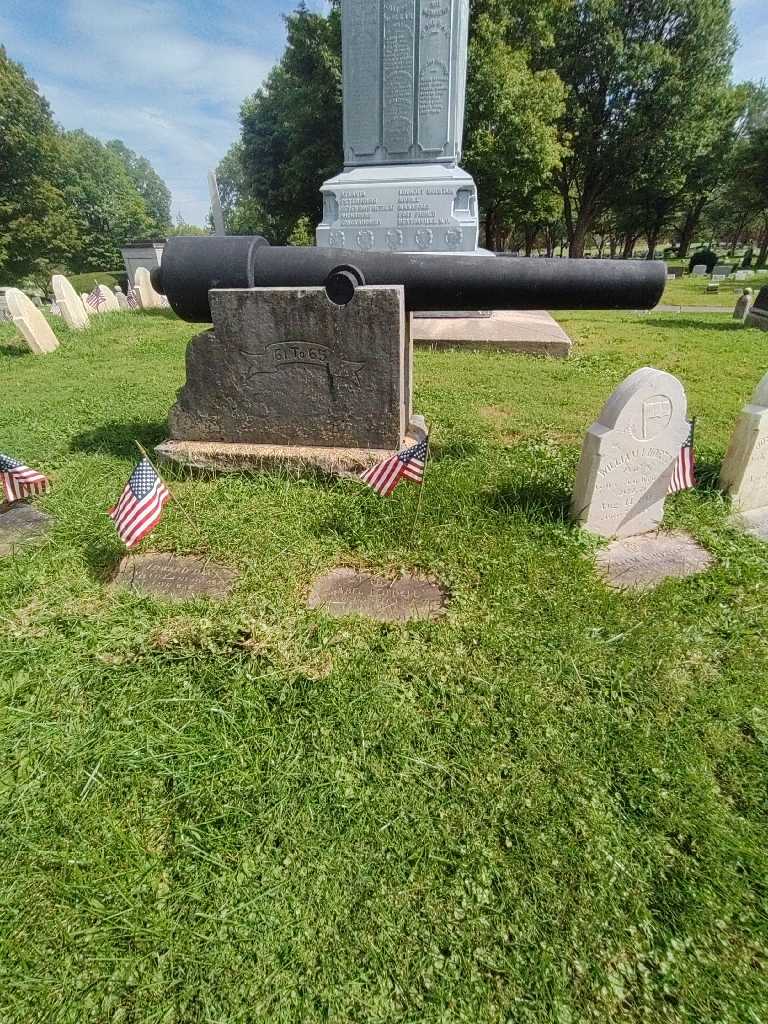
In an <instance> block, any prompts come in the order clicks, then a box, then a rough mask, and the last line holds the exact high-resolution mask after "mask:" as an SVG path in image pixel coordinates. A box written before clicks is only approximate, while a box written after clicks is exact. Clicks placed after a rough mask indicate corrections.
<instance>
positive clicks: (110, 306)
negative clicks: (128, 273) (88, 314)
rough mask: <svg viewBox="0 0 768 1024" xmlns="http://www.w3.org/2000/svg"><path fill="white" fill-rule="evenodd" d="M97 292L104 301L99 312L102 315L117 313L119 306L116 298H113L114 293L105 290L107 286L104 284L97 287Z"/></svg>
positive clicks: (108, 289) (107, 289)
mask: <svg viewBox="0 0 768 1024" xmlns="http://www.w3.org/2000/svg"><path fill="white" fill-rule="evenodd" d="M99 291H100V292H101V295H102V298H103V299H104V302H103V304H102V307H101V312H102V313H119V312H120V305H119V303H118V301H117V297H116V296H115V293H114V292H113V291H112V290H111V288H107V286H106V285H105V284H100V285H99Z"/></svg>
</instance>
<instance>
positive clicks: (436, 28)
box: [317, 0, 478, 252]
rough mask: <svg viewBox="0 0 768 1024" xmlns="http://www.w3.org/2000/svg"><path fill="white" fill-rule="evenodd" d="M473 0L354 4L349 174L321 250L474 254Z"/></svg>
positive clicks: (330, 209)
mask: <svg viewBox="0 0 768 1024" xmlns="http://www.w3.org/2000/svg"><path fill="white" fill-rule="evenodd" d="M468 25H469V0H344V4H343V5H342V40H343V43H342V46H343V75H344V171H343V173H342V174H339V175H338V176H337V177H335V178H331V179H330V180H329V181H326V182H325V184H324V185H323V187H322V192H323V222H322V224H321V225H320V226H319V228H318V230H317V244H318V245H321V246H331V247H334V248H341V249H359V250H361V251H363V252H365V251H368V250H370V249H376V250H381V251H384V252H386V251H387V250H391V251H393V252H395V251H406V252H414V251H415V252H418V251H423V252H424V251H430V252H435V251H447V252H450V251H464V252H466V251H470V252H471V251H473V250H474V249H476V248H477V232H478V219H477V190H476V188H475V184H474V182H473V180H472V178H471V177H470V176H469V175H468V174H467V173H466V172H465V171H462V170H461V169H460V168H459V167H458V166H457V165H458V162H459V159H460V157H461V143H462V131H463V124H464V102H465V92H466V77H467V33H468Z"/></svg>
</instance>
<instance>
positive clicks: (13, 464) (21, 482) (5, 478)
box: [0, 455, 49, 502]
mask: <svg viewBox="0 0 768 1024" xmlns="http://www.w3.org/2000/svg"><path fill="white" fill-rule="evenodd" d="M0 478H1V479H2V482H3V493H4V494H5V500H6V501H8V502H13V501H20V500H21V499H22V498H26V497H27V496H28V495H30V494H43V493H44V492H45V491H47V490H48V486H49V482H48V478H47V477H44V476H43V474H42V473H38V472H37V470H36V469H30V468H29V466H25V465H24V463H23V462H17V461H16V459H12V458H10V457H9V456H8V455H0Z"/></svg>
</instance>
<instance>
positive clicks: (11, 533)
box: [0, 501, 53, 558]
mask: <svg viewBox="0 0 768 1024" xmlns="http://www.w3.org/2000/svg"><path fill="white" fill-rule="evenodd" d="M52 527H53V519H51V517H50V516H47V515H46V514H45V513H44V512H40V510H39V509H36V508H34V507H33V506H32V505H27V504H26V503H25V502H23V501H19V502H16V503H15V504H13V505H5V504H0V557H3V558H4V557H5V556H6V555H12V554H14V553H15V552H16V551H17V550H18V549H19V548H21V547H23V546H24V545H25V544H29V543H31V542H32V541H37V540H40V539H41V538H42V537H44V536H45V535H46V534H47V533H49V532H50V530H51V529H52Z"/></svg>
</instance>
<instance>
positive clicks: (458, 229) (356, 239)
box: [317, 163, 478, 253]
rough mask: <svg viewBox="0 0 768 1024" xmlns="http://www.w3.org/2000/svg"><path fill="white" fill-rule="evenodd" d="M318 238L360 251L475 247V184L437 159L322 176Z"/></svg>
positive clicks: (320, 242)
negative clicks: (321, 204) (321, 203)
mask: <svg viewBox="0 0 768 1024" xmlns="http://www.w3.org/2000/svg"><path fill="white" fill-rule="evenodd" d="M321 191H322V193H323V221H322V223H321V224H320V226H319V227H318V229H317V244H318V245H319V246H325V247H328V246H330V247H331V248H334V249H349V250H352V251H358V252H370V251H372V250H377V251H380V252H463V253H468V252H475V251H476V250H477V240H478V214H477V189H476V187H475V183H474V181H473V180H472V178H471V176H470V175H469V174H467V172H466V171H463V170H461V168H459V167H455V166H450V165H446V164H439V163H434V164H433V163H428V164H390V165H387V166H380V167H376V166H372V167H356V168H354V169H353V170H348V171H343V172H342V173H341V174H338V175H337V176H336V177H335V178H330V179H329V180H328V181H326V182H325V183H324V184H323V186H322V189H321Z"/></svg>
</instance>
